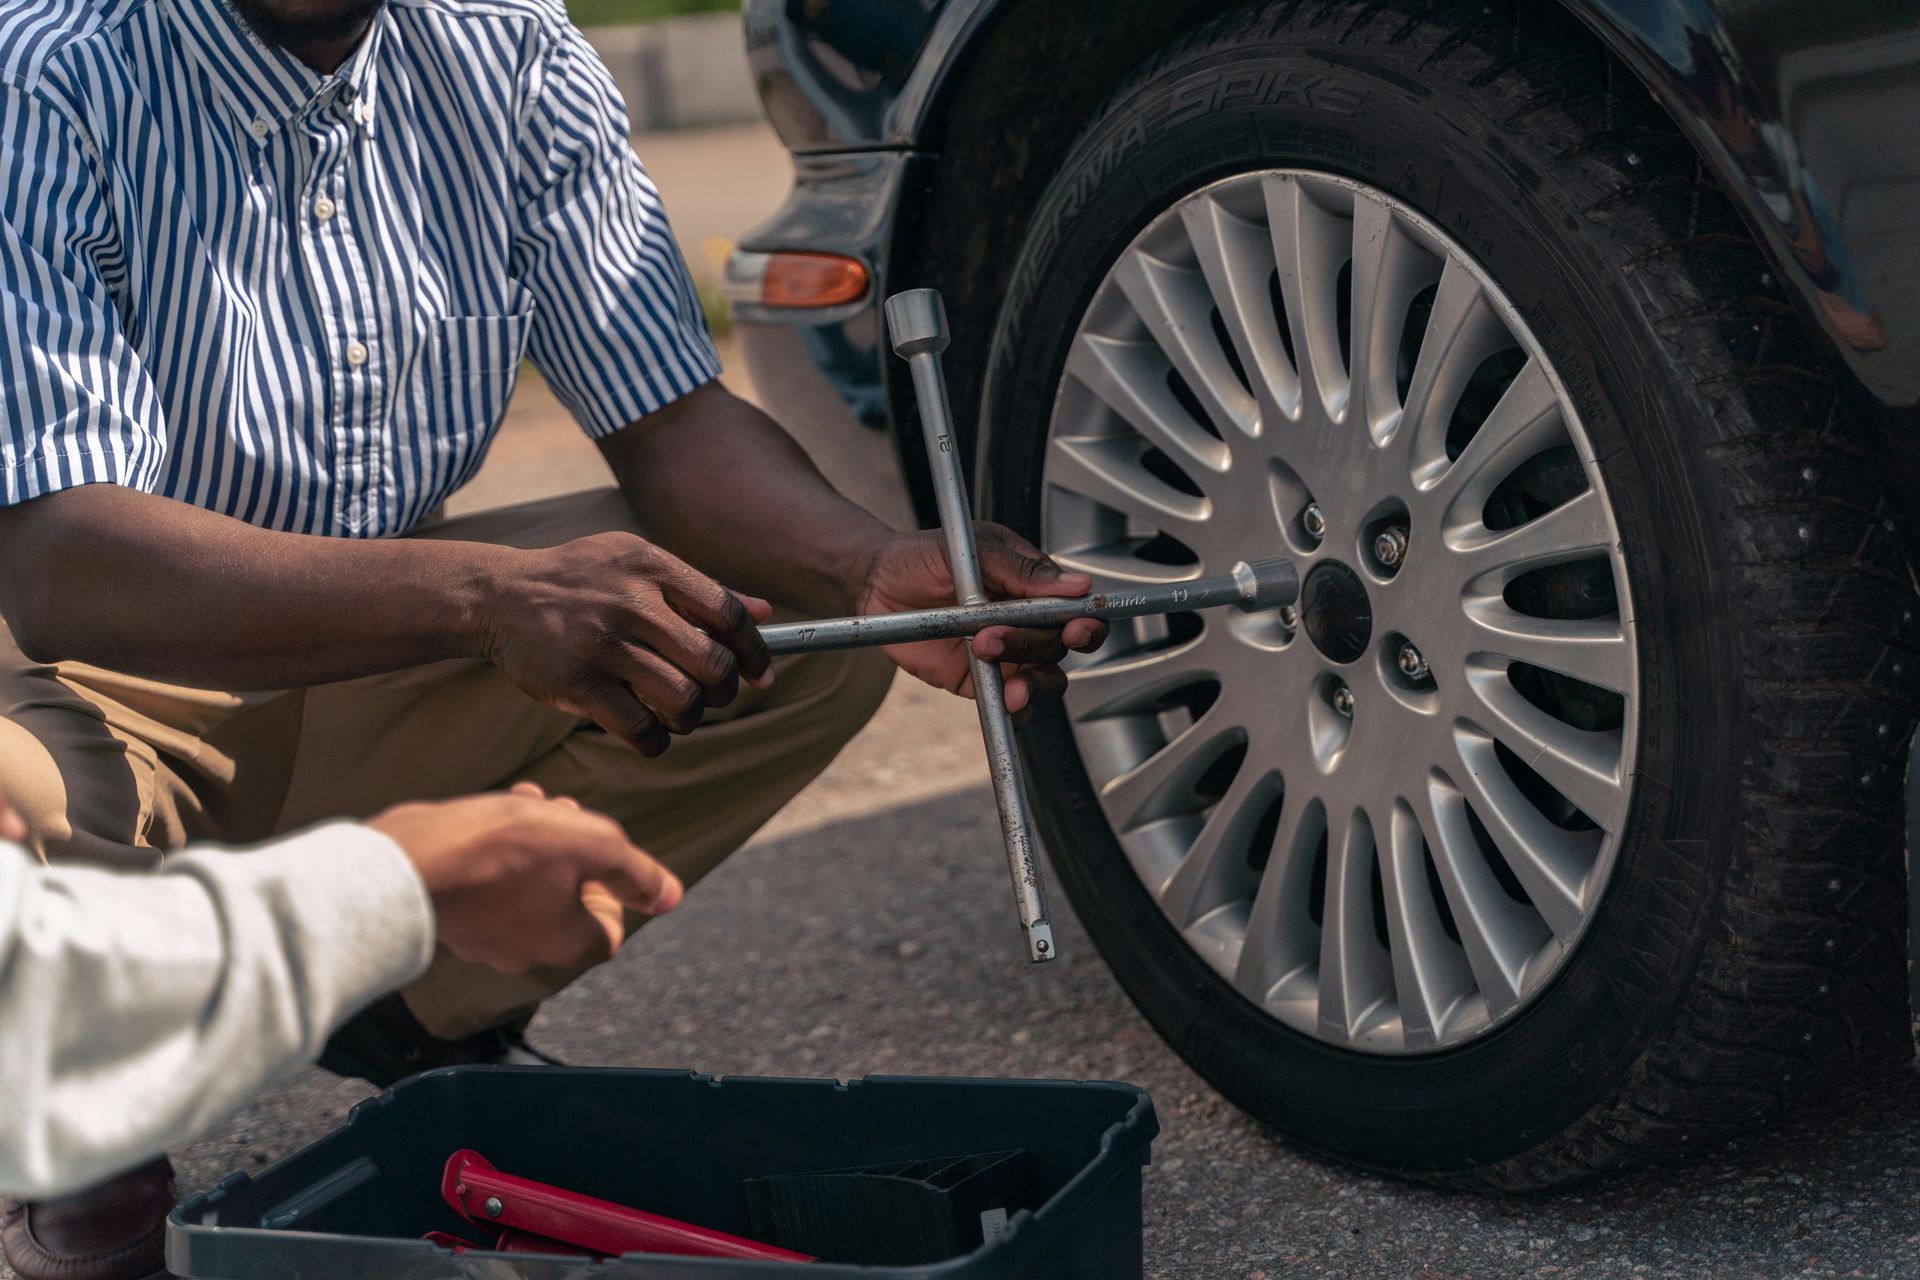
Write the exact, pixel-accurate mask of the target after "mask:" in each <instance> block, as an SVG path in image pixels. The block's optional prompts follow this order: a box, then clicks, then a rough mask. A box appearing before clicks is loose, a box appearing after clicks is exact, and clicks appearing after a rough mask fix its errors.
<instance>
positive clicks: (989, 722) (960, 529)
mask: <svg viewBox="0 0 1920 1280" xmlns="http://www.w3.org/2000/svg"><path fill="white" fill-rule="evenodd" d="M886 312H887V328H888V330H889V331H890V333H891V334H892V337H893V346H894V350H895V351H896V352H898V353H899V354H900V355H902V356H904V357H905V358H906V360H907V366H908V368H910V369H911V370H912V371H913V390H914V395H915V398H916V399H917V401H918V402H919V406H920V427H921V431H922V432H923V433H924V436H925V439H926V449H927V460H928V464H929V465H930V467H931V468H932V471H933V493H934V501H935V503H936V505H937V506H938V507H939V511H940V526H941V531H942V532H943V533H944V534H945V535H946V542H947V564H948V568H949V571H950V572H951V573H952V575H953V586H954V595H955V596H956V597H957V598H958V599H959V601H960V603H961V604H963V605H983V604H985V603H986V602H987V595H986V592H985V590H984V589H983V588H982V587H981V583H980V553H979V550H978V548H976V547H975V545H974V541H973V510H972V508H971V506H970V505H969V504H968V502H967V485H966V479H965V477H964V476H963V475H962V474H961V471H960V457H959V441H958V438H957V437H956V436H955V434H954V431H953V420H952V412H951V410H950V409H949V408H948V405H947V387H946V382H945V379H944V378H943V377H942V376H941V372H940V352H941V351H942V350H944V349H945V348H946V345H947V317H946V309H945V308H944V306H942V304H941V302H940V295H939V294H938V293H936V292H935V291H933V290H932V289H914V290H910V291H908V292H906V293H900V294H895V295H894V296H893V297H891V298H889V299H887V304H886ZM967 658H968V661H969V662H970V663H971V664H972V668H973V698H974V702H975V704H976V705H977V706H978V707H979V711H980V733H981V736H982V737H983V738H984V739H985V740H986V747H987V767H988V772H989V773H990V774H991V776H992V778H993V797H994V799H995V800H996V801H998V803H999V806H1000V833H1001V835H1002V837H1004V839H1005V842H1006V850H1007V872H1008V875H1009V876H1010V877H1011V878H1012V880H1013V894H1014V900H1015V902H1016V903H1017V904H1018V907H1019V911H1020V927H1021V928H1022V930H1024V931H1025V933H1026V941H1027V959H1028V960H1030V961H1033V962H1035V963H1039V962H1040V961H1044V960H1051V959H1053V958H1054V955H1055V951H1054V946H1053V924H1052V921H1051V920H1050V919H1049V918H1048V915H1047V895H1046V887H1045V885H1044V884H1043V883H1042V881H1041V879H1040V861H1039V857H1038V853H1037V849H1036V847H1035V843H1034V838H1033V815H1032V814H1031V813H1030V812H1028V809H1027V792H1026V787H1025V784H1024V780H1023V779H1022V777H1021V771H1020V757H1019V755H1018V754H1017V753H1016V751H1015V748H1014V744H1013V720H1012V718H1011V717H1010V716H1009V715H1008V714H1007V704H1006V701H1005V689H1004V687H1003V686H1002V684H1001V681H1000V668H999V666H998V665H997V664H995V663H992V662H986V661H983V660H981V659H979V658H976V657H974V656H973V655H972V654H971V653H969V654H968V655H967Z"/></svg>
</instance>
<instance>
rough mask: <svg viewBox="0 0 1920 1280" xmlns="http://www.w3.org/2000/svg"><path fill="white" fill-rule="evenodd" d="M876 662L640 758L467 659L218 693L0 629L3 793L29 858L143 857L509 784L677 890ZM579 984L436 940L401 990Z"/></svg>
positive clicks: (530, 1002) (740, 835)
mask: <svg viewBox="0 0 1920 1280" xmlns="http://www.w3.org/2000/svg"><path fill="white" fill-rule="evenodd" d="M611 529H625V530H630V531H637V526H636V524H635V521H634V517H633V513H632V511H631V510H630V509H629V508H628V507H627V505H626V503H625V501H624V500H623V499H622V498H621V497H620V495H619V494H618V492H617V491H615V490H612V489H603V490H597V491H593V492H590V493H584V494H572V495H568V496H566V497H562V498H556V499H552V500H549V501H545V502H537V503H530V504H528V505H525V506H520V507H513V508H508V509H505V510H500V511H490V512H485V513H482V514H479V515H473V516H466V517H462V518H460V519H456V520H450V521H446V522H443V523H440V524H437V525H433V526H431V527H429V528H427V529H424V530H422V531H420V532H419V533H417V534H415V535H414V536H416V537H432V538H447V539H459V540H463V541H470V542H489V543H496V544H503V545H509V546H520V547H540V546H552V545H555V544H557V543H560V542H564V541H567V540H568V539H571V538H576V537H581V536H584V535H586V534H591V533H599V532H604V531H607V530H611ZM892 672H893V668H892V665H891V664H890V663H888V662H887V661H886V659H885V658H883V657H882V656H881V655H879V654H878V653H875V652H872V651H868V650H862V651H850V652H844V653H820V654H807V655H801V656H796V657H793V658H788V659H782V660H781V661H780V663H779V664H778V670H777V677H776V679H775V681H774V684H773V687H772V688H771V689H768V690H766V691H764V692H763V691H760V690H756V689H752V688H749V687H747V686H746V685H744V684H743V685H742V686H741V690H740V696H739V698H738V699H736V700H735V702H734V703H733V705H731V706H729V707H726V708H724V709H720V710H709V711H708V712H707V714H706V719H705V720H704V722H703V723H702V724H701V725H700V727H699V728H698V729H696V730H695V731H694V732H693V733H692V734H690V735H687V736H685V737H676V738H675V739H674V740H673V745H672V747H671V748H670V749H669V750H668V751H667V753H666V754H665V755H664V756H662V757H660V758H658V759H653V760H648V759H645V758H643V757H641V756H640V755H638V754H637V753H636V752H634V751H633V749H632V748H630V747H628V746H626V745H625V744H624V743H621V742H619V741H617V740H615V739H612V738H609V737H608V736H607V735H606V734H604V733H602V732H601V731H600V730H599V729H598V728H597V727H596V726H594V725H593V724H592V723H591V722H583V721H581V720H580V719H579V718H578V717H575V716H571V715H568V714H566V713H564V712H560V711H556V710H554V709H553V708H551V707H548V706H546V705H544V704H542V703H539V702H535V701H534V700H533V699H531V698H529V697H527V696H526V695H525V694H524V693H522V692H520V690H519V689H518V688H516V687H515V686H514V685H512V684H511V683H509V682H508V681H507V680H506V679H505V678H504V677H503V676H501V674H500V673H499V672H498V671H497V670H495V669H494V668H493V667H492V666H491V665H489V664H488V663H486V662H483V661H479V660H459V661H452V662H439V663H434V664H431V665H429V666H423V667H415V668H412V669H410V670H405V671H398V672H393V673H391V674H388V675H380V676H372V677H368V678H366V679H361V680H351V681H345V682H342V683H339V684H331V685H321V686H317V687H315V688H311V689H299V690H293V691H289V692H277V693H224V692H220V691H217V690H207V689H189V688H184V687H181V686H177V685H169V684H164V683H161V682H158V681H153V680H143V679H139V678H136V677H132V676H126V675H121V674H118V673H116V672H112V671H105V670H101V669H100V668H97V667H90V666H86V665H84V664H81V663H72V662H62V663H58V664H56V665H51V666H46V665H37V664H35V663H32V662H30V661H28V660H27V659H26V658H25V657H23V656H22V655H21V654H20V652H19V650H18V648H17V647H16V646H15V645H14V643H13V639H12V636H11V635H10V634H8V632H7V631H6V629H5V627H4V626H0V791H4V793H5V794H6V795H7V796H8V797H10V798H11V800H12V801H13V804H14V805H15V807H16V808H18V809H19V810H20V812H21V814H22V815H23V816H24V817H25V818H26V821H27V824H28V827H29V829H30V831H31V832H32V836H31V843H32V844H33V847H34V849H35V851H36V852H38V853H39V854H40V855H41V856H42V857H45V858H51V859H60V858H78V859H85V860H89V861H93V862H99V863H105V864H109V865H114V866H120V867H140V868H145V867H152V866H154V865H156V864H157V863H158V862H159V860H160V857H161V854H162V852H164V851H165V850H169V849H175V848H178V847H179V846H181V845H182V844H184V843H186V842H187V841H190V840H194V841H198V840H216V841H223V842H227V843H237V844H244V843H249V842H253V841H258V840H263V839H265V838H267V837H268V836H271V835H274V834H276V833H278V832H282V831H288V830H291V829H294V828H297V827H302V826H306V825H308V824H311V823H314V822H318V821H321V820H323V819H327V818H339V817H365V816H367V815H370V814H373V813H375V812H378V811H379V810H381V809H384V808H386V807H387V806H389V805H392V804H396V803H398V802H400V801H403V800H428V799H437V798H442V797H447V796H455V795H462V794H466V793H470V792H476V791H487V790H494V789H498V788H501V787H505V786H507V785H509V784H511V783H514V782H518V781H521V780H522V779H527V780H531V781H534V782H537V783H539V784H540V785H541V786H543V787H545V788H546V789H547V791H548V792H549V793H550V794H555V795H568V796H573V797H575V798H577V799H578V800H579V801H580V802H581V803H582V804H584V805H586V806H588V807H589V808H593V809H597V810H600V811H601V812H603V813H606V814H609V815H611V816H612V817H613V818H614V819H616V820H617V821H618V822H620V823H621V825H622V826H624V827H625V828H626V829H627V831H628V833H629V834H630V835H631V837H632V839H633V840H634V842H635V843H636V844H638V845H639V846H640V847H641V848H643V849H646V850H647V851H648V852H649V853H651V854H653V855H654V856H655V857H656V858H658V859H660V861H661V862H663V863H665V864H666V865H667V866H669V867H671V868H672V869H673V870H674V871H675V872H676V873H677V874H678V875H679V876H680V878H681V879H682V880H683V881H685V882H686V884H687V885H688V886H689V887H691V886H692V885H693V884H694V883H695V882H697V881H698V880H699V879H700V878H701V877H702V876H704V875H705V874H706V873H707V872H709V871H711V870H712V869H713V868H714V867H715V866H717V865H719V863H720V860H721V859H723V858H725V857H726V856H727V855H728V854H729V853H731V852H733V851H734V850H735V849H737V848H739V847H740V845H741V844H743V843H744V842H745V841H746V840H747V838H748V837H749V836H751V835H752V834H753V833H754V832H755V831H756V830H758V829H759V827H760V826H761V824H762V823H764V822H766V820H767V819H768V818H770V817H772V816H773V814H774V813H775V812H776V811H777V810H779V808H780V807H781V806H782V805H784V804H785V803H786V802H787V801H788V800H790V799H791V798H792V797H793V796H794V795H795V794H796V793H798V792H799V791H800V789H801V788H802V787H804V786H806V785H807V783H808V782H810V781H811V780H812V779H813V778H814V777H815V775H817V774H818V773H819V772H820V771H821V770H822V769H823V768H825V767H826V765H827V763H828V762H829V761H830V760H832V759H833V757H834V755H835V753H837V752H838V751H839V750H840V748H841V747H842V746H843V745H845V743H846V742H847V740H848V739H849V738H851V737H852V736H853V735H854V733H855V732H857V731H858V730H859V728H860V727H861V726H862V725H863V724H865V723H866V721H867V720H868V718H869V717H870V716H872V714H873V712H874V710H875V708H877V707H878V706H879V704H880V699H881V698H882V696H884V694H885V693H886V690H887V686H888V683H889V682H890V680H891V678H892ZM636 923H637V922H636ZM576 976H577V974H576V973H574V972H559V971H551V972H539V973H535V974H531V975H526V976H521V977H509V976H507V975H504V974H500V973H496V972H494V971H492V970H489V969H485V968H482V967H479V966H476V965H472V964H468V963H465V962H462V961H459V960H456V959H454V958H453V957H452V956H450V955H447V954H446V953H444V952H442V953H441V954H440V955H439V956H438V957H437V958H436V959H435V961H434V964H433V966H432V968H431V969H430V970H429V971H428V972H427V974H426V975H425V976H424V977H423V978H421V979H420V980H419V981H418V982H417V983H415V984H414V985H413V986H411V987H409V988H408V989H407V991H406V993H405V994H406V1000H407V1004H408V1006H409V1007H410V1008H411V1009H412V1010H413V1012H414V1014H415V1015H416V1016H417V1017H419V1019H420V1020H421V1022H423V1023H424V1024H425V1025H426V1026H427V1028H428V1029H429V1030H431V1031H432V1032H434V1033H435V1034H436V1035H441V1036H446V1037H455V1036H461V1035H466V1034H469V1033H471V1032H474V1031H479V1030H481V1029H484V1028H486V1027H489V1026H493V1025H496V1024H498V1023H500V1022H503V1021H506V1020H508V1019H510V1018H512V1017H515V1016H519V1015H523V1014H525V1013H526V1012H528V1011H530V1010H531V1009H532V1008H533V1007H534V1006H535V1005H536V1004H537V1003H538V1002H539V1001H540V1000H541V999H543V998H544V997H546V996H548V995H551V994H552V993H553V992H555V991H557V990H559V989H560V988H561V987H563V986H565V985H566V984H567V983H568V982H569V981H571V980H572V979H573V978H574V977H576Z"/></svg>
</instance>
